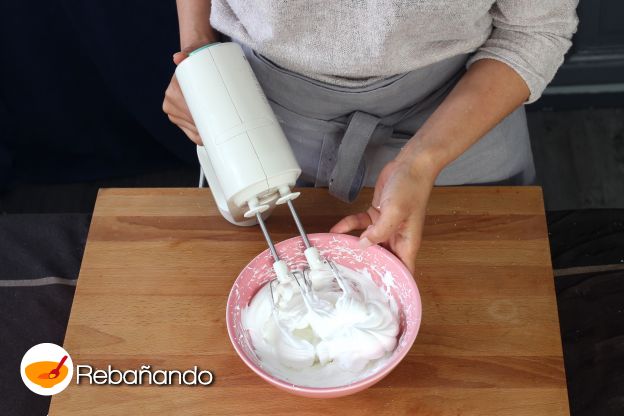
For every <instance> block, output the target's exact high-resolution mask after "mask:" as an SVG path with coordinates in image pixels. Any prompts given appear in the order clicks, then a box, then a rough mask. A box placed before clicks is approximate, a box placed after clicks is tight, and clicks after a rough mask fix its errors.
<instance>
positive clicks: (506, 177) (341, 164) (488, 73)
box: [163, 0, 577, 272]
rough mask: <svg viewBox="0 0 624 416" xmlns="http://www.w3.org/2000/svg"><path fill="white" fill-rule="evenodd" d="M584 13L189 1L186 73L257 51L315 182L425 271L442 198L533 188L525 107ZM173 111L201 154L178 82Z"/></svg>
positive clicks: (393, 1)
mask: <svg viewBox="0 0 624 416" xmlns="http://www.w3.org/2000/svg"><path fill="white" fill-rule="evenodd" d="M576 5H577V1H576V0H496V1H494V0H477V1H473V2H462V1H458V0H437V1H434V2H432V1H424V0H416V1H401V0H385V1H384V0H382V1H371V0H368V1H357V2H353V1H320V2H318V1H317V2H309V1H306V0H299V1H286V0H262V1H253V2H246V1H241V0H213V1H212V4H211V2H210V0H178V1H177V9H178V20H179V28H180V44H181V45H180V46H181V51H180V52H177V53H175V54H174V55H173V60H174V62H175V64H179V63H180V62H181V61H182V60H183V59H185V58H186V57H187V56H188V53H189V52H191V51H192V50H194V49H196V48H198V47H200V46H203V45H205V44H207V43H210V42H213V41H215V40H217V39H218V38H219V34H222V35H225V36H227V37H228V38H229V39H231V40H233V41H235V42H238V43H239V44H241V45H242V46H243V49H244V51H245V54H246V56H247V58H248V61H249V63H250V64H251V66H252V68H253V70H254V72H255V74H256V76H257V78H258V80H259V82H260V84H261V85H262V87H263V89H264V91H265V93H266V95H267V97H268V98H269V100H270V103H271V105H272V107H273V109H274V110H275V112H276V114H277V116H278V119H279V120H280V123H281V124H282V127H283V129H284V132H285V134H286V136H287V138H288V140H289V142H290V144H291V145H292V147H293V151H294V153H295V156H296V158H297V160H298V162H299V163H300V165H301V167H302V176H301V179H302V180H303V181H304V182H307V183H309V184H311V185H314V186H327V187H328V188H329V192H330V193H332V194H333V195H335V196H337V197H338V198H340V199H343V200H346V201H351V200H353V199H354V198H355V197H356V196H357V194H358V192H359V191H360V189H361V187H362V186H370V185H374V186H375V189H374V194H373V198H372V202H371V206H370V207H369V208H368V210H367V211H365V212H359V213H354V214H353V215H349V216H347V217H345V218H343V219H342V220H341V221H340V222H338V223H337V224H336V225H334V226H333V228H332V229H331V230H330V231H331V232H337V233H347V232H352V231H354V230H364V231H363V232H362V234H361V236H360V245H361V247H363V248H366V247H368V246H370V245H373V244H382V245H385V246H386V247H388V248H389V249H390V250H392V251H393V252H394V253H395V254H396V255H397V256H398V257H399V258H400V259H401V260H402V261H403V262H404V263H405V265H406V266H407V267H408V268H409V269H410V270H411V271H412V272H414V266H415V259H416V254H417V252H418V249H419V247H420V242H421V238H422V230H423V225H424V219H425V211H426V206H427V201H428V199H429V196H430V193H431V190H432V188H433V186H434V185H464V184H530V183H532V182H533V181H534V179H535V169H534V166H533V159H532V155H531V147H530V142H529V135H528V129H527V122H526V116H525V112H524V106H523V104H526V103H531V102H534V101H535V100H537V99H538V98H539V97H540V95H541V93H542V91H543V90H544V88H545V87H546V85H547V84H548V83H549V82H550V81H551V80H552V78H553V77H554V74H555V72H556V70H557V69H558V67H559V66H560V65H561V63H562V62H563V56H564V54H565V53H566V51H567V50H568V49H569V47H570V45H571V37H572V35H573V33H574V32H575V30H576V26H577V17H576V12H575V9H576ZM163 110H164V111H165V113H167V114H168V116H169V119H170V120H171V121H172V122H173V123H175V124H176V125H178V126H179V127H180V128H181V129H182V130H183V131H184V132H185V133H186V135H187V136H188V137H189V138H190V139H191V140H192V141H194V142H195V143H197V144H201V138H200V137H199V135H198V133H197V129H196V128H195V126H194V124H193V120H192V117H191V115H190V113H189V111H188V108H187V107H186V104H185V102H184V98H183V96H182V93H181V91H180V88H179V86H178V84H177V81H176V79H175V76H174V77H173V78H172V79H171V83H170V85H169V86H168V88H167V90H166V93H165V99H164V102H163Z"/></svg>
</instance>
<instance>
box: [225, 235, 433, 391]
mask: <svg viewBox="0 0 624 416" xmlns="http://www.w3.org/2000/svg"><path fill="white" fill-rule="evenodd" d="M326 236H334V237H338V238H341V239H346V240H351V241H352V242H353V241H354V240H357V241H359V238H358V237H355V236H352V235H349V234H338V233H312V234H308V237H310V238H311V239H313V238H314V237H326ZM300 239H301V237H299V236H295V237H291V238H288V239H286V240H283V241H280V242H278V243H276V244H275V247H276V248H277V249H279V246H280V245H283V244H287V243H289V242H290V241H292V240H300ZM366 250H374V251H378V252H379V253H380V254H383V256H384V257H386V258H390V259H391V261H393V262H395V263H396V264H397V266H398V267H399V269H401V271H402V272H404V273H405V274H407V276H409V277H411V279H408V285H409V286H410V287H411V289H412V290H413V293H415V296H416V299H417V300H418V314H419V319H418V322H417V323H416V328H415V331H414V337H413V338H412V339H411V341H409V345H406V346H405V349H404V350H403V352H401V354H400V355H399V356H397V357H398V359H394V360H393V361H392V364H388V365H385V366H383V367H382V368H381V369H380V370H379V371H377V372H376V373H374V374H371V375H369V376H368V377H365V378H363V379H361V380H358V381H355V382H353V383H350V384H344V385H342V386H334V387H308V386H301V385H298V384H293V383H289V382H287V381H285V380H282V379H281V378H279V377H277V376H274V375H272V374H269V373H268V372H267V371H265V370H264V368H262V367H260V366H258V365H256V363H254V362H253V361H252V360H251V359H250V358H249V357H247V355H246V354H245V352H244V351H243V350H242V348H241V347H239V345H238V343H237V342H235V340H234V334H233V332H234V326H233V324H232V321H231V318H230V305H231V304H232V301H233V298H234V296H235V294H234V287H235V286H236V282H237V281H238V279H239V278H240V277H241V275H242V274H243V273H244V271H245V268H246V267H244V268H243V269H242V270H241V272H240V273H239V274H238V276H237V277H236V279H235V280H234V283H233V284H232V288H231V289H230V293H229V295H228V298H227V303H226V308H225V321H226V327H227V332H228V337H229V338H230V343H231V344H232V346H233V347H234V350H235V351H236V354H238V356H239V357H240V358H241V360H243V362H244V363H245V364H246V365H247V367H249V368H250V369H251V370H252V371H253V372H254V373H256V374H257V375H258V376H260V377H261V378H262V379H263V380H265V381H267V382H268V383H270V384H273V385H275V386H277V387H281V388H283V389H285V390H287V391H292V392H297V393H300V394H305V395H321V394H329V393H336V392H342V391H351V390H353V391H354V392H357V391H360V390H362V389H363V388H366V387H368V386H370V385H372V384H374V383H376V382H377V381H379V380H381V379H382V378H384V377H385V376H387V375H388V374H389V373H390V372H391V371H392V370H394V368H395V367H396V366H397V365H399V363H400V362H401V361H403V359H404V358H405V356H406V355H407V353H408V352H409V351H410V349H411V348H412V346H413V345H414V342H415V341H416V338H417V336H418V332H419V331H420V324H421V322H422V300H421V297H420V291H419V290H418V286H417V285H416V281H415V280H414V276H413V275H412V273H410V271H409V270H408V269H407V267H406V266H405V264H403V262H402V261H401V260H400V259H399V258H398V257H396V256H395V255H394V254H393V253H391V252H390V251H389V250H387V249H385V248H384V247H381V246H379V245H373V246H371V247H368V248H367V249H366ZM268 254H269V249H268V248H266V249H265V250H263V251H262V252H261V253H258V255H256V256H255V257H254V258H253V259H251V260H250V261H249V263H251V262H253V261H254V260H256V259H257V258H258V257H262V256H266V255H268ZM249 263H247V264H249Z"/></svg>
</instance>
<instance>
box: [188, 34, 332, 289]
mask: <svg viewBox="0 0 624 416" xmlns="http://www.w3.org/2000/svg"><path fill="white" fill-rule="evenodd" d="M176 78H177V80H178V83H179V84H180V88H181V89H182V93H183V94H184V99H185V100H186V104H187V105H188V108H189V110H190V112H191V115H192V116H193V121H194V122H195V125H196V126H197V130H198V132H199V135H200V136H201V138H202V141H203V146H197V155H198V157H199V162H200V165H201V174H200V186H202V185H203V178H204V176H205V178H206V179H207V180H208V184H209V186H210V190H211V191H212V195H213V197H214V199H215V202H216V203H217V207H218V208H219V211H220V212H221V214H222V215H223V217H225V219H227V220H228V221H229V222H231V223H232V224H235V225H240V226H250V225H255V224H256V223H257V224H259V225H260V228H261V230H262V233H263V234H264V238H265V239H266V241H267V244H268V246H269V250H270V252H271V255H272V257H273V259H274V263H273V268H274V270H275V273H276V275H277V279H278V280H277V282H278V283H279V282H280V281H282V282H286V281H288V280H290V281H292V279H293V278H294V279H295V280H296V282H297V284H298V286H299V287H300V288H301V291H302V295H303V296H304V297H306V299H309V298H310V297H311V296H312V293H311V292H310V291H309V290H307V288H311V285H310V283H309V281H308V279H307V273H302V274H298V273H294V272H289V270H288V266H287V264H286V262H285V261H283V260H281V259H280V258H279V255H278V253H277V250H276V249H275V246H274V244H273V241H272V239H271V237H270V235H269V233H268V231H267V228H266V225H265V223H264V219H265V218H267V217H268V216H269V215H270V213H271V211H272V210H273V209H274V208H275V206H276V205H280V204H284V203H286V204H287V205H288V208H289V209H290V212H291V214H292V217H293V219H294V221H295V224H296V225H297V229H298V230H299V234H300V235H301V238H302V239H303V242H304V244H305V247H306V249H305V252H304V253H305V257H306V260H307V262H308V265H309V267H310V268H312V269H315V268H320V267H324V265H329V267H331V269H332V271H333V272H334V275H335V277H336V280H337V282H338V285H339V286H340V287H344V282H343V280H342V279H341V277H340V274H339V273H338V270H337V268H336V266H335V265H334V264H333V263H331V262H329V261H327V260H326V259H324V258H322V257H321V256H320V254H319V252H318V250H317V249H316V248H315V247H313V246H312V245H311V244H310V241H309V239H308V236H307V235H306V233H305V230H304V229H303V225H302V224H301V221H300V220H299V216H298V215H297V212H296V210H295V207H294V205H293V202H292V201H293V200H294V199H296V198H297V197H298V196H299V192H293V191H292V190H291V188H292V187H293V186H294V185H295V182H296V181H297V178H298V177H299V175H300V174H301V168H300V167H299V164H298V163H297V161H296V160H295V157H294V155H293V152H292V149H291V148H290V145H289V143H288V141H287V139H286V137H285V135H284V132H283V131H282V128H281V126H280V125H279V122H278V121H277V118H276V117H275V114H274V113H273V110H272V109H271V106H270V105H269V102H268V100H267V98H266V96H265V95H264V92H263V91H262V88H261V87H260V84H259V83H258V80H257V79H256V77H255V75H254V73H253V71H252V69H251V66H250V65H249V63H248V62H247V58H246V57H245V55H244V53H243V51H242V49H241V47H240V46H239V45H238V44H236V43H231V42H228V43H211V44H209V45H206V46H204V47H202V48H199V49H197V50H195V51H193V52H192V53H191V54H190V55H189V57H188V58H187V59H185V60H184V61H182V62H181V63H180V64H179V65H178V67H177V69H176ZM298 276H303V279H304V280H306V281H305V282H304V284H303V285H302V284H301V282H300V281H299V280H298Z"/></svg>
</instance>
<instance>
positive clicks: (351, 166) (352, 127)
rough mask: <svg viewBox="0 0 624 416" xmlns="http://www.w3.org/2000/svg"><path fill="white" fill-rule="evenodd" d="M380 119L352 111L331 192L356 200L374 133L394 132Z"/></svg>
mask: <svg viewBox="0 0 624 416" xmlns="http://www.w3.org/2000/svg"><path fill="white" fill-rule="evenodd" d="M380 122H381V119H380V118H379V117H375V116H373V115H371V114H367V113H363V112H361V111H356V112H354V113H352V114H351V116H350V119H349V121H348V123H347V129H346V131H345V134H344V136H343V137H342V140H341V142H340V145H339V146H338V151H337V152H336V153H335V158H336V161H335V164H334V168H333V170H332V172H331V174H330V175H329V193H330V194H332V195H334V196H335V197H336V198H338V199H340V200H342V201H345V202H352V201H353V200H354V199H355V198H356V197H357V195H358V193H359V192H360V189H361V188H362V184H363V182H364V176H365V174H366V166H365V163H364V160H363V157H364V151H365V150H366V148H367V146H368V145H369V142H371V139H372V138H373V136H376V137H375V138H378V137H381V136H383V135H387V136H386V137H389V136H390V134H391V133H392V128H391V127H388V126H383V125H380ZM378 127H381V128H379V129H378ZM324 147H325V146H324ZM328 150H329V149H328Z"/></svg>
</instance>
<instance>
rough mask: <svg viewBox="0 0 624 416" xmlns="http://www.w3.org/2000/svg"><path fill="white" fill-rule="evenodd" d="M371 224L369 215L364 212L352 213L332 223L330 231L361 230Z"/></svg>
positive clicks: (346, 231)
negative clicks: (334, 223)
mask: <svg viewBox="0 0 624 416" xmlns="http://www.w3.org/2000/svg"><path fill="white" fill-rule="evenodd" d="M371 224H372V220H371V217H370V215H368V213H366V212H359V213H357V214H354V215H349V216H347V217H344V218H343V219H341V220H340V221H338V222H337V223H336V225H334V226H333V227H332V228H331V229H330V230H329V232H330V233H348V232H350V231H353V230H362V229H364V228H366V227H368V226H369V225H371Z"/></svg>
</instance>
